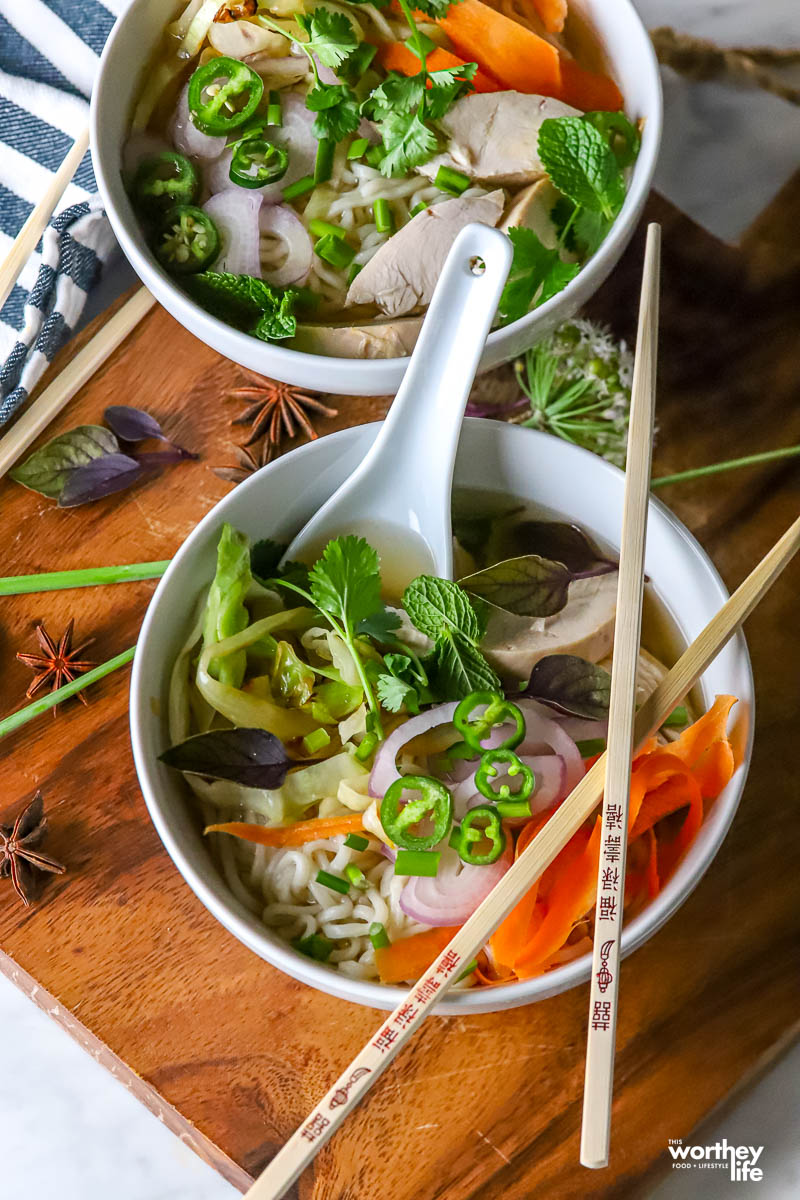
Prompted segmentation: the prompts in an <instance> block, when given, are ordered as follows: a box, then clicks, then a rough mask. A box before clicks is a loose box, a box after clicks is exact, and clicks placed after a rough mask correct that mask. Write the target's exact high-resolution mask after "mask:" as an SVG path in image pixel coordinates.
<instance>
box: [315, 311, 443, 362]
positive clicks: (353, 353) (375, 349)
mask: <svg viewBox="0 0 800 1200" xmlns="http://www.w3.org/2000/svg"><path fill="white" fill-rule="evenodd" d="M421 325H422V317H401V318H400V320H399V321H374V322H373V323H372V324H371V325H298V326H297V333H296V335H295V337H294V338H293V339H292V341H291V347H292V349H293V350H303V351H305V352H306V353H308V354H328V355H330V356H331V357H332V358H405V357H406V355H408V354H410V353H411V351H412V350H413V349H414V345H415V343H416V340H417V335H418V334H419V330H420V326H421Z"/></svg>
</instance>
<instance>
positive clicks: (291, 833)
mask: <svg viewBox="0 0 800 1200" xmlns="http://www.w3.org/2000/svg"><path fill="white" fill-rule="evenodd" d="M363 828H364V820H363V818H362V816H361V813H353V815H352V816H348V817H316V818H315V819H314V820H312V821H298V822H296V824H294V825H280V826H274V825H250V824H248V823H247V822H246V821H228V822H226V823H225V824H223V825H207V826H206V828H205V833H230V834H232V835H233V836H234V837H238V838H242V839H243V840H244V841H246V842H256V843H257V844H258V845H259V846H302V845H304V844H305V843H306V842H313V841H316V839H317V838H329V837H336V835H337V834H338V833H358V832H359V830H361V829H363Z"/></svg>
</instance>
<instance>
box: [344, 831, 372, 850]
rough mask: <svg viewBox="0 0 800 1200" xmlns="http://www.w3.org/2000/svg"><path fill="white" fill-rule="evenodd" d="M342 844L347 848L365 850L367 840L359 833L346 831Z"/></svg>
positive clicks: (367, 844) (367, 843)
mask: <svg viewBox="0 0 800 1200" xmlns="http://www.w3.org/2000/svg"><path fill="white" fill-rule="evenodd" d="M344 844H345V846H347V848H348V850H366V849H367V847H368V846H369V840H368V839H367V838H365V837H362V836H361V834H360V833H348V835H347V837H346V838H345V839H344Z"/></svg>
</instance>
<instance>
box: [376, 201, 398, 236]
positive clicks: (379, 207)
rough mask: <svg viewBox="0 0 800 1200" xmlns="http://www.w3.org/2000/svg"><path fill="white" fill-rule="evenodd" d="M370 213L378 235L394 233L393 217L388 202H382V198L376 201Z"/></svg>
mask: <svg viewBox="0 0 800 1200" xmlns="http://www.w3.org/2000/svg"><path fill="white" fill-rule="evenodd" d="M372 212H373V215H374V217H375V228H376V229H377V231H378V233H394V217H393V216H392V210H391V209H390V208H389V201H388V200H384V199H383V198H382V197H380V198H379V199H377V200H376V201H375V203H374V204H373V206H372Z"/></svg>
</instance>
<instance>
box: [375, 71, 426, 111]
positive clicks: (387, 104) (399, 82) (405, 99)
mask: <svg viewBox="0 0 800 1200" xmlns="http://www.w3.org/2000/svg"><path fill="white" fill-rule="evenodd" d="M424 96H425V72H424V71H420V72H419V74H418V75H400V74H398V72H397V71H390V72H389V74H388V75H387V76H386V78H385V79H384V81H383V83H380V84H378V86H377V87H376V88H375V89H374V91H373V92H372V93H371V94H370V95H369V97H368V98H367V99H366V100H365V101H364V103H363V105H362V106H361V107H362V111H363V112H364V114H365V115H366V116H369V117H373V118H374V119H375V120H381V119H382V118H384V117H389V116H391V115H392V114H394V113H397V112H405V113H411V112H413V111H414V110H415V109H416V108H418V107H419V105H420V104H421V102H422V100H423V98H424Z"/></svg>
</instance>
